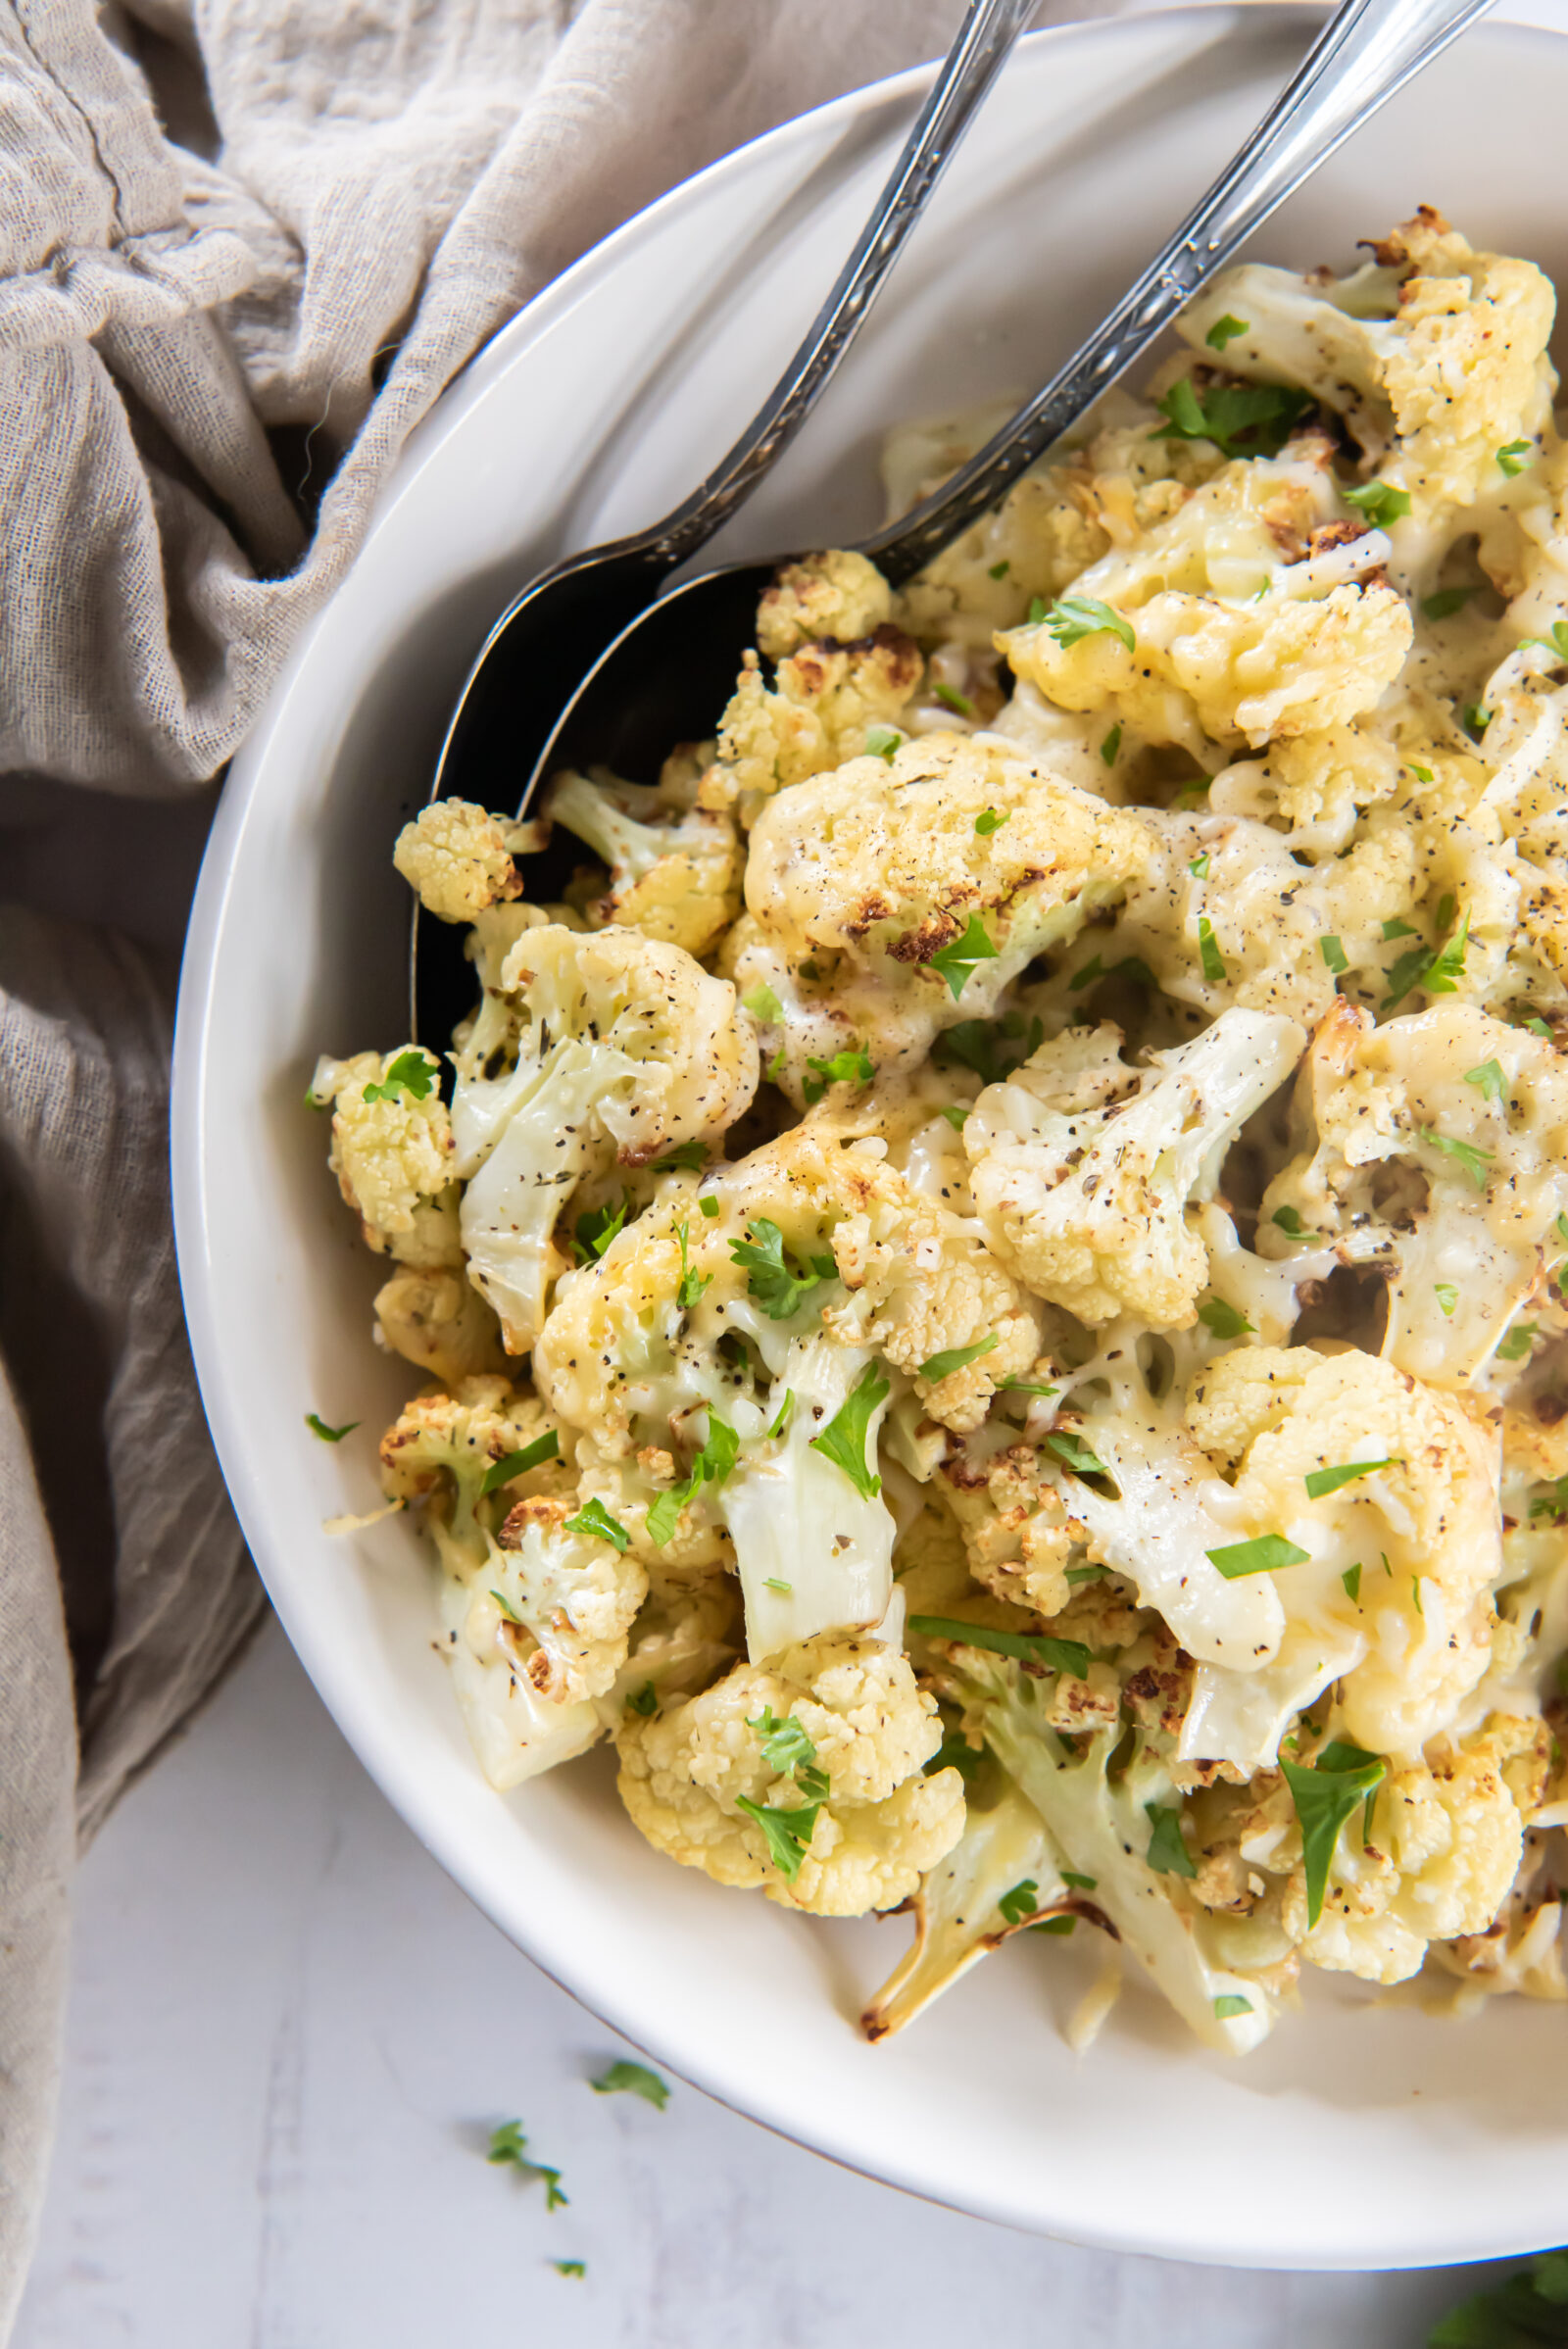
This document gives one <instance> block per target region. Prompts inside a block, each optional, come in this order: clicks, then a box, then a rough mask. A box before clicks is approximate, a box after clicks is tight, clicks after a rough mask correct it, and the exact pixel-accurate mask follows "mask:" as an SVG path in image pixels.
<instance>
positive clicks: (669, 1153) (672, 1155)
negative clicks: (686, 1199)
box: [653, 988, 778, 1174]
mask: <svg viewBox="0 0 1568 2349" xmlns="http://www.w3.org/2000/svg"><path fill="white" fill-rule="evenodd" d="M759 992H761V991H760V990H759ZM766 992H767V993H768V994H769V995H772V994H773V991H772V989H771V988H768V989H767V991H766ZM773 1008H774V1013H775V1016H776V1014H777V1010H778V999H777V997H776V996H774V998H773ZM707 1164H708V1152H707V1150H704V1148H703V1146H702V1144H701V1143H700V1142H682V1143H680V1144H679V1145H678V1146H677V1148H676V1149H674V1150H666V1151H665V1152H664V1154H663V1156H662V1158H656V1159H655V1160H654V1164H653V1172H654V1173H655V1174H673V1173H674V1172H675V1170H676V1169H677V1168H678V1167H685V1168H686V1169H687V1171H688V1172H689V1173H692V1174H697V1173H700V1172H701V1170H702V1169H703V1167H705V1166H706V1165H707Z"/></svg>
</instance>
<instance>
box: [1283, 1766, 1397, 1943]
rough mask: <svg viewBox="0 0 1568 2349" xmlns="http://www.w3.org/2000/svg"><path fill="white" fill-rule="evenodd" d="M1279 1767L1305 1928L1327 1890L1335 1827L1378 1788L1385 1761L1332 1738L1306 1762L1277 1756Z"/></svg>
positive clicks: (1319, 1910) (1319, 1908) (1312, 1922)
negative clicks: (1296, 1833)
mask: <svg viewBox="0 0 1568 2349" xmlns="http://www.w3.org/2000/svg"><path fill="white" fill-rule="evenodd" d="M1280 1768H1281V1770H1282V1771H1283V1772H1284V1774H1285V1783H1286V1785H1287V1786H1289V1787H1290V1789H1291V1800H1292V1801H1293V1802H1294V1803H1295V1805H1296V1816H1297V1819H1298V1821H1299V1825H1300V1830H1301V1858H1302V1862H1303V1865H1304V1867H1305V1870H1306V1917H1307V1925H1308V1927H1309V1928H1310V1927H1312V1926H1314V1925H1316V1923H1317V1921H1318V1919H1319V1917H1321V1916H1322V1914H1323V1895H1324V1893H1325V1892H1326V1891H1327V1889H1328V1881H1329V1868H1330V1866H1331V1864H1332V1862H1333V1859H1334V1847H1335V1845H1336V1844H1337V1843H1338V1841H1339V1839H1340V1830H1341V1828H1342V1827H1343V1826H1344V1825H1345V1823H1346V1821H1347V1820H1348V1818H1350V1817H1351V1816H1352V1814H1353V1813H1354V1812H1355V1811H1356V1810H1358V1809H1359V1808H1360V1806H1361V1804H1362V1803H1363V1802H1365V1800H1366V1798H1367V1796H1368V1795H1369V1794H1373V1793H1375V1792H1376V1790H1377V1788H1378V1787H1379V1786H1382V1784H1383V1781H1384V1779H1385V1778H1386V1777H1387V1775H1388V1764H1387V1763H1386V1762H1385V1761H1383V1760H1381V1759H1380V1758H1379V1756H1378V1755H1377V1754H1373V1753H1363V1752H1362V1750H1361V1748H1360V1746H1359V1745H1347V1744H1344V1743H1341V1742H1340V1741H1338V1740H1336V1741H1335V1743H1333V1744H1332V1745H1325V1746H1324V1748H1323V1751H1322V1752H1321V1753H1320V1754H1319V1755H1318V1757H1317V1760H1316V1761H1315V1763H1313V1764H1312V1765H1310V1766H1308V1765H1306V1764H1305V1763H1301V1762H1288V1761H1286V1760H1285V1758H1284V1757H1283V1755H1282V1756H1281V1758H1280Z"/></svg>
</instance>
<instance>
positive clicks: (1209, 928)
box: [1198, 913, 1225, 980]
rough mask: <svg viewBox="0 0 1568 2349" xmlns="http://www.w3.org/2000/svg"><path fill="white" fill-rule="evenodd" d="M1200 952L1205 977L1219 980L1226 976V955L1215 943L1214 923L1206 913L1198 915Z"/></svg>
mask: <svg viewBox="0 0 1568 2349" xmlns="http://www.w3.org/2000/svg"><path fill="white" fill-rule="evenodd" d="M1198 952H1199V956H1200V958H1201V962H1202V965H1203V976H1204V978H1205V979H1209V980H1218V979H1223V978H1224V976H1225V957H1224V955H1223V954H1221V953H1220V951H1219V948H1218V947H1217V946H1216V945H1215V943H1214V925H1213V923H1212V922H1211V921H1210V920H1209V918H1208V916H1207V914H1206V913H1201V914H1200V915H1199V917H1198Z"/></svg>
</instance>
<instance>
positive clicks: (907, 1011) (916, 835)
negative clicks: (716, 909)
mask: <svg viewBox="0 0 1568 2349" xmlns="http://www.w3.org/2000/svg"><path fill="white" fill-rule="evenodd" d="M1148 856H1149V846H1148V842H1147V838H1146V834H1145V830H1144V827H1143V825H1142V824H1141V823H1140V822H1139V820H1138V819H1137V818H1136V817H1135V816H1132V815H1128V814H1124V813H1122V812H1121V811H1120V810H1119V809H1116V808H1111V807H1105V806H1104V805H1103V803H1102V802H1100V801H1098V800H1095V799H1093V798H1092V797H1091V796H1090V795H1089V794H1088V793H1087V792H1082V791H1078V790H1075V789H1074V788H1073V787H1072V786H1071V785H1070V784H1063V783H1061V782H1059V781H1057V780H1056V779H1055V778H1054V776H1052V775H1050V774H1048V773H1045V772H1043V771H1042V770H1041V769H1039V768H1037V767H1035V766H1033V765H1031V764H1030V763H1029V761H1028V760H1026V759H1022V758H1020V757H1019V756H1018V754H1017V753H1016V751H1015V750H1014V749H1013V747H1012V746H1011V745H1010V744H1007V743H1004V742H1002V741H1000V740H999V739H998V738H997V737H996V736H980V737H965V736H961V735H956V734H928V735H925V736H923V737H922V738H921V739H920V740H919V741H916V742H908V743H906V744H905V745H904V746H903V747H902V748H901V749H900V750H898V751H897V752H895V753H894V755H893V756H892V758H891V759H878V758H869V759H852V760H851V761H850V762H849V764H848V765H845V766H841V767H838V768H837V769H836V770H835V771H834V772H833V773H832V774H828V775H823V776H821V777H819V778H816V779H814V780H812V781H811V782H809V783H807V784H801V785H797V787H796V788H795V789H794V790H792V791H787V792H783V793H781V794H780V795H779V796H778V797H777V798H776V799H775V800H773V801H771V802H770V803H769V805H768V807H766V808H765V809H764V811H763V813H762V814H761V816H760V818H759V820H758V824H757V827H756V829H755V831H754V832H753V834H752V845H751V854H750V856H749V857H748V859H747V866H746V903H747V906H748V908H749V913H750V924H749V926H745V928H744V934H743V935H738V936H737V939H736V942H735V947H734V951H733V955H732V957H731V958H730V960H729V963H728V966H729V967H732V968H733V969H734V972H735V975H736V978H737V981H738V983H739V985H740V987H741V990H742V993H743V995H746V996H747V997H748V1000H750V998H751V996H752V995H753V994H754V993H759V992H760V990H762V989H766V990H767V994H768V996H770V997H771V999H772V1002H771V1003H768V1004H767V1006H766V1012H767V1016H766V1020H765V1036H766V1041H767V1044H768V1046H769V1048H770V1049H772V1048H773V1040H774V1037H775V1035H776V1036H777V1037H778V1038H779V1040H780V1042H781V1043H782V1046H783V1052H784V1058H783V1062H782V1064H781V1066H780V1068H779V1074H778V1079H777V1081H778V1082H779V1083H780V1084H782V1085H783V1086H784V1088H785V1089H786V1091H788V1092H789V1093H790V1095H791V1097H792V1099H795V1100H797V1101H799V1100H802V1099H806V1100H808V1101H809V1100H811V1099H814V1098H815V1094H816V1093H819V1092H820V1091H821V1087H820V1086H817V1087H816V1088H815V1093H813V1090H812V1077H813V1070H814V1069H815V1068H817V1066H818V1064H821V1065H822V1066H829V1065H831V1061H832V1058H833V1055H834V1053H835V1052H836V1051H841V1050H845V1049H847V1048H859V1047H865V1046H867V1045H868V1046H869V1055H874V1064H875V1065H876V1066H878V1067H891V1066H894V1065H904V1064H907V1063H912V1062H913V1061H915V1060H916V1059H918V1058H919V1057H920V1056H921V1055H922V1054H923V1053H924V1052H925V1051H926V1049H927V1047H928V1046H929V1044H930V1042H931V1040H932V1038H933V1037H934V1036H935V1035H936V1034H937V1033H938V1032H939V1031H940V1030H941V1029H943V1028H946V1027H951V1026H953V1025H954V1024H955V1023H956V1022H957V1021H958V1020H965V1019H973V1018H985V1017H986V1016H988V1014H989V1013H990V1012H991V1011H992V1010H993V1009H994V1008H995V1006H996V1003H997V1000H998V998H999V996H1000V995H1001V993H1002V991H1003V989H1004V988H1005V986H1006V985H1007V984H1008V982H1009V981H1010V980H1011V979H1013V978H1015V977H1016V976H1017V974H1018V972H1019V971H1021V970H1022V969H1023V967H1024V966H1025V964H1026V963H1028V962H1029V961H1030V960H1032V959H1033V957H1034V956H1035V955H1036V954H1041V953H1043V952H1044V951H1045V949H1046V948H1047V947H1049V946H1052V945H1054V944H1055V943H1057V942H1059V941H1060V940H1062V939H1064V938H1070V937H1071V936H1072V935H1073V934H1074V933H1075V932H1076V931H1077V930H1078V929H1080V928H1081V927H1082V924H1083V922H1084V920H1085V919H1086V917H1087V916H1088V914H1089V913H1090V912H1091V911H1092V910H1093V909H1094V907H1096V906H1097V905H1105V904H1107V903H1108V902H1110V901H1111V900H1112V899H1114V898H1116V897H1118V896H1120V895H1121V893H1122V892H1123V891H1124V890H1125V889H1126V887H1127V886H1128V884H1129V882H1130V881H1132V880H1133V879H1134V878H1135V877H1136V876H1137V875H1138V874H1139V873H1140V872H1141V871H1142V870H1143V868H1144V866H1145V864H1146V862H1147V861H1148ZM813 974H814V975H813ZM760 1000H761V999H760ZM869 1055H868V1065H867V1069H866V1075H867V1077H868V1076H869V1073H870V1065H869ZM770 1073H771V1071H770Z"/></svg>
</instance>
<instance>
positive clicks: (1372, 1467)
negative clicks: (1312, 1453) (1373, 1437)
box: [1304, 1458, 1398, 1500]
mask: <svg viewBox="0 0 1568 2349" xmlns="http://www.w3.org/2000/svg"><path fill="white" fill-rule="evenodd" d="M1397 1466H1398V1462H1397V1460H1392V1459H1388V1458H1384V1459H1381V1460H1342V1461H1340V1462H1339V1464H1338V1465H1337V1466H1336V1467H1333V1468H1314V1469H1313V1470H1312V1471H1311V1473H1310V1474H1309V1475H1308V1476H1307V1477H1306V1478H1305V1479H1304V1482H1305V1485H1306V1490H1307V1494H1308V1497H1309V1498H1310V1499H1312V1500H1321V1499H1322V1498H1323V1496H1324V1494H1325V1493H1338V1492H1339V1491H1340V1489H1341V1487H1342V1486H1344V1485H1353V1484H1354V1483H1355V1481H1356V1478H1357V1477H1362V1476H1376V1474H1377V1472H1378V1470H1379V1469H1380V1468H1397Z"/></svg>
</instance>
